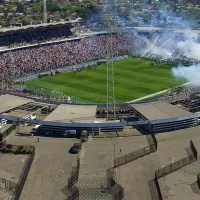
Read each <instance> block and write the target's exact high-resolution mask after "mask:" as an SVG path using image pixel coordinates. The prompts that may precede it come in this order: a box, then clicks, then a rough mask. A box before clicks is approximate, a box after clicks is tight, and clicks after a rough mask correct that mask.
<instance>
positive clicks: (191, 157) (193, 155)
mask: <svg viewBox="0 0 200 200" xmlns="http://www.w3.org/2000/svg"><path fill="white" fill-rule="evenodd" d="M187 152H188V156H187V157H185V158H182V159H180V160H178V161H176V162H174V163H172V164H170V165H167V166H165V167H163V168H161V169H159V170H156V171H155V177H154V179H152V180H151V181H149V189H150V192H151V197H152V199H153V200H163V197H162V193H161V190H160V186H159V182H158V180H159V179H160V178H163V177H165V176H167V175H168V174H171V173H172V172H175V171H177V170H179V169H180V168H181V167H184V166H185V165H188V164H190V163H192V162H194V161H195V160H197V150H196V148H195V146H194V144H193V142H192V140H190V141H189V149H188V151H187ZM197 182H198V180H197Z"/></svg>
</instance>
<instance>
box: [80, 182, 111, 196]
mask: <svg viewBox="0 0 200 200" xmlns="http://www.w3.org/2000/svg"><path fill="white" fill-rule="evenodd" d="M107 185H108V183H107V179H106V178H80V179H79V181H78V183H77V184H76V186H77V187H78V188H79V199H80V200H86V199H87V200H94V199H95V200H112V199H113V197H112V195H111V193H110V189H109V188H107Z"/></svg>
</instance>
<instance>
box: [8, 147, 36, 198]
mask: <svg viewBox="0 0 200 200" xmlns="http://www.w3.org/2000/svg"><path fill="white" fill-rule="evenodd" d="M34 157H35V147H33V151H32V153H31V154H29V155H28V157H27V159H26V163H25V165H24V167H23V170H22V172H21V175H20V177H19V181H18V183H17V187H16V190H15V194H14V197H13V198H12V200H19V198H20V195H21V193H22V190H23V188H24V185H25V182H26V179H27V177H28V173H29V171H30V168H31V165H32V163H33V159H34Z"/></svg>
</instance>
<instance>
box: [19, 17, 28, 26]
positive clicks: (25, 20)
mask: <svg viewBox="0 0 200 200" xmlns="http://www.w3.org/2000/svg"><path fill="white" fill-rule="evenodd" d="M20 21H21V23H22V24H23V25H28V24H30V23H29V20H28V19H27V18H22V19H21V20H20Z"/></svg>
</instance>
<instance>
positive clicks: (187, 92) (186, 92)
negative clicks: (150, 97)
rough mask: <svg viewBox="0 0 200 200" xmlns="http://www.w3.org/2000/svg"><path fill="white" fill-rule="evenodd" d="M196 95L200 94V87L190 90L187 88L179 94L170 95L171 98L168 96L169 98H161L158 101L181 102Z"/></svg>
mask: <svg viewBox="0 0 200 200" xmlns="http://www.w3.org/2000/svg"><path fill="white" fill-rule="evenodd" d="M195 93H200V87H188V88H185V89H184V90H182V91H181V92H179V93H176V94H174V95H170V96H167V97H160V98H158V99H157V100H158V101H165V102H171V103H173V102H180V101H182V100H185V99H188V98H189V99H190V98H191V95H192V94H195Z"/></svg>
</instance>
